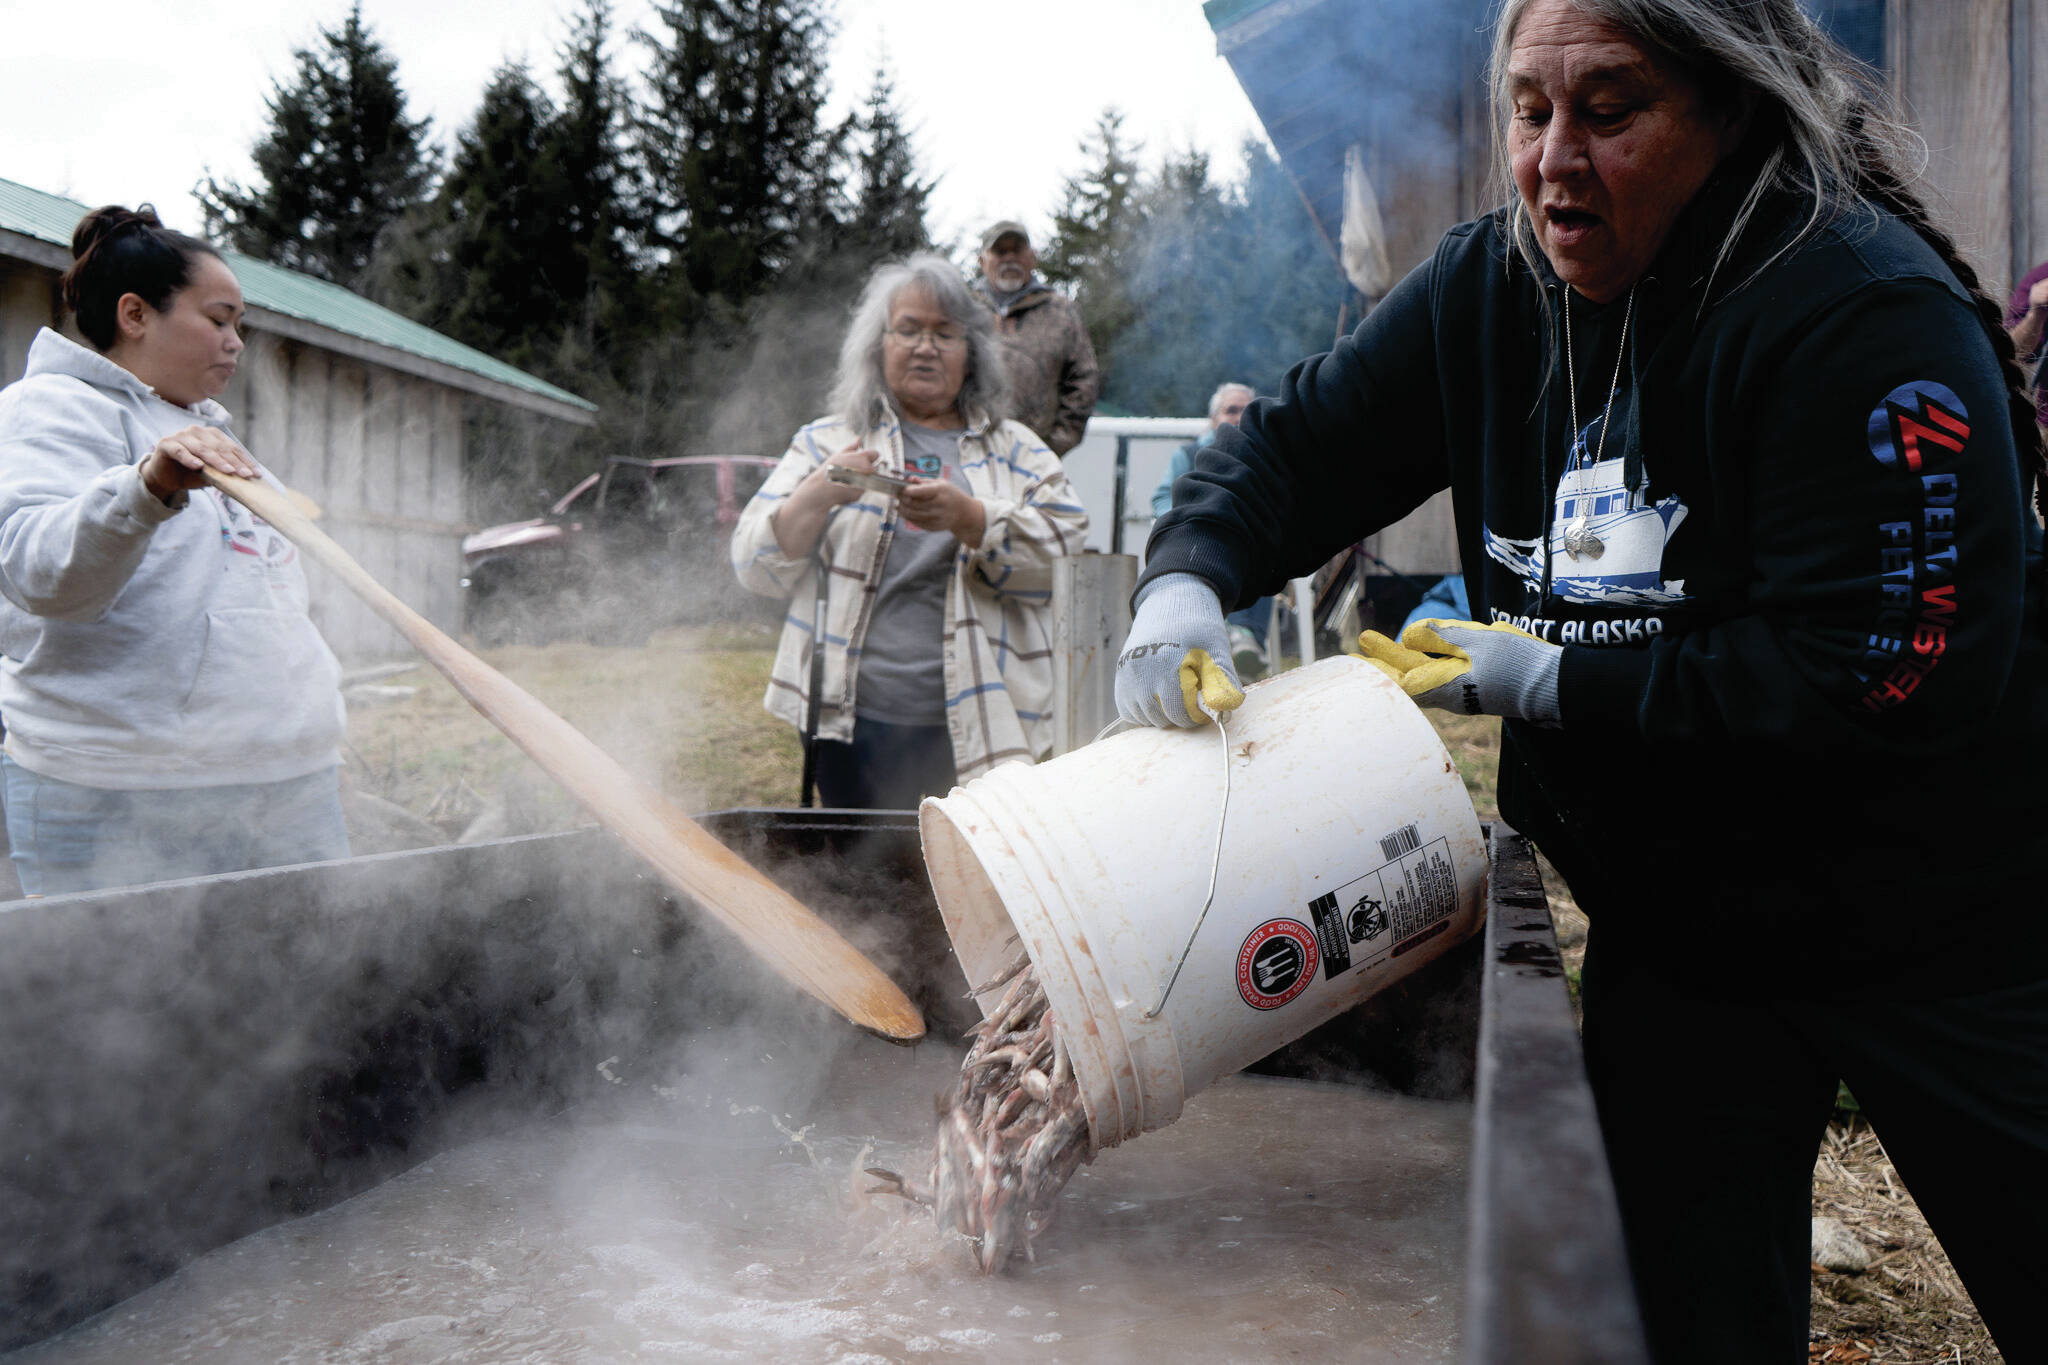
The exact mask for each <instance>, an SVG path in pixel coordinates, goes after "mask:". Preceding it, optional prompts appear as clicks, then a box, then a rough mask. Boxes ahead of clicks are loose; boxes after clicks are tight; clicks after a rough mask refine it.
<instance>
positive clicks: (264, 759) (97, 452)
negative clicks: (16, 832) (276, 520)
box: [0, 328, 343, 790]
mask: <svg viewBox="0 0 2048 1365" xmlns="http://www.w3.org/2000/svg"><path fill="white" fill-rule="evenodd" d="M196 423H203V424H205V425H208V426H214V427H219V428H221V429H222V430H226V429H227V427H228V414H227V410H226V409H224V408H222V407H221V406H220V404H218V403H215V402H213V401H212V400H211V399H207V400H202V401H201V402H200V403H198V404H197V405H195V406H193V407H190V408H186V407H180V406H179V405H177V404H175V403H171V402H169V401H167V400H165V399H163V398H160V397H158V396H157V395H156V394H155V393H154V392H153V391H152V390H151V389H150V388H149V386H148V385H146V384H144V383H143V382H142V381H141V380H140V379H138V378H136V377H135V376H134V375H133V374H130V373H129V372H128V371H127V370H125V369H122V368H121V367H120V366H119V365H116V364H115V363H114V362H113V361H111V360H109V359H107V358H106V357H105V356H103V355H100V354H99V353H98V352H96V351H91V350H87V349H86V348H85V347H83V346H80V345H78V344H77V343H75V342H72V341H69V340H67V339H66V338H64V337H62V336H59V335H58V334H57V333H55V332H52V331H50V330H48V329H47V328H45V329H44V330H43V331H42V332H40V333H38V334H37V336H36V339H35V344H34V345H33V346H32V347H31V348H30V349H29V357H28V371H27V374H26V375H25V376H24V377H23V378H22V379H21V380H19V381H18V382H16V383H13V384H10V385H8V386H7V387H6V388H5V389H4V390H0V596H4V598H5V601H0V656H4V657H0V718H4V720H5V723H6V726H7V755H8V757H9V758H11V759H13V760H14V761H15V762H17V763H19V764H20V765H21V766H22V767H24V768H27V769H29V770H30V771H32V772H35V773H38V774H41V775H43V776H45V777H54V778H58V779H60V780H62V781H66V782H76V783H79V784H81V785H83V786H88V787H111V788H121V789H133V790H152V789H164V788H177V787H215V786H227V785H232V784H239V783H253V782H281V781H284V780H286V779H289V778H294V777H303V776H305V775H306V774H308V773H311V772H315V771H317V770H319V769H321V768H327V767H332V766H334V765H335V764H336V763H338V762H339V761H340V753H339V746H340V742H341V735H342V724H343V710H342V703H341V693H340V686H339V684H340V674H341V670H340V666H339V664H337V663H336V661H335V658H334V654H333V652H332V651H331V650H329V649H328V648H327V642H326V641H324V640H322V639H321V638H320V633H319V631H317V630H315V629H314V627H313V623H312V621H311V620H310V619H309V618H308V617H307V615H306V602H307V595H306V577H305V573H304V572H303V570H302V569H301V567H300V564H299V561H298V551H297V549H296V548H295V547H294V546H293V545H292V544H291V542H290V541H288V540H286V539H285V538H284V537H283V536H281V535H279V534H278V533H277V532H276V531H275V530H273V529H271V527H270V525H269V524H268V523H266V522H264V521H262V520H261V519H259V518H257V517H256V516H255V515H254V514H252V513H251V512H249V511H248V509H246V508H244V507H243V506H242V505H241V504H240V503H237V502H234V501H233V500H231V499H229V498H225V497H222V496H221V495H220V494H219V493H216V492H214V491H213V490H212V489H203V490H200V491H198V492H195V493H193V494H192V495H191V497H190V500H189V502H188V503H187V505H186V506H185V507H184V509H183V510H177V509H174V508H171V507H169V506H166V505H165V504H164V503H163V502H162V501H161V500H160V499H158V498H156V497H155V496H153V495H152V494H151V493H150V492H149V490H148V489H147V488H145V487H144V486H143V484H142V479H141V475H140V474H139V472H138V466H139V464H140V463H141V461H142V459H143V457H144V456H146V455H147V454H149V452H150V450H151V449H152V448H153V447H154V446H155V445H156V443H157V441H158V440H159V439H160V438H162V437H164V436H168V435H170V434H171V433H172V432H175V431H179V430H182V429H183V428H185V427H188V426H192V425H194V424H196ZM265 478H269V475H267V474H266V475H265ZM272 482H275V480H272Z"/></svg>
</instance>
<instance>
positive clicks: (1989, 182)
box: [1885, 0, 2048, 296]
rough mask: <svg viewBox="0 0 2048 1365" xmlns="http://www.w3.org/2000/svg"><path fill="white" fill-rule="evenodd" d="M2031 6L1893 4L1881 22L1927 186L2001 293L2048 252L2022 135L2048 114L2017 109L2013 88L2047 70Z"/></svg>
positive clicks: (1930, 0)
mask: <svg viewBox="0 0 2048 1365" xmlns="http://www.w3.org/2000/svg"><path fill="white" fill-rule="evenodd" d="M2032 8H2033V5H2032V0H1892V3H1891V5H1890V7H1889V9H1888V10H1887V13H1886V16H1885V19H1886V24H1885V29H1886V44H1885V45H1886V61H1887V65H1888V66H1889V67H1890V68H1891V74H1892V84H1893V90H1894V93H1895V94H1897V96H1898V97H1899V100H1900V102H1901V103H1902V104H1903V105H1904V106H1905V110H1906V113H1907V115H1908V117H1909V118H1911V120H1912V122H1913V124H1914V126H1915V127H1917V128H1918V129H1919V131H1920V135H1921V136H1922V137H1924V138H1926V139H1927V179H1928V182H1929V183H1930V184H1931V185H1932V187H1933V188H1934V189H1935V190H1936V191H1937V192H1938V194H1939V196H1940V198H1941V200H1942V201H1944V202H1945V204H1946V207H1947V209H1948V216H1949V219H1950V222H1951V225H1952V226H1953V227H1954V229H1955V231H1956V240H1957V245H1959V246H1960V247H1961V248H1962V250H1963V253H1964V255H1965V256H1966V257H1967V258H1968V259H1969V261H1970V263H1971V265H1973V266H1974V267H1975V268H1976V269H1977V271H1978V273H1979V274H1980V275H1982V276H1983V279H1984V283H1985V284H1986V285H1987V286H1989V287H1990V288H1991V289H1992V291H1993V292H1994V293H1997V294H1999V295H2000V296H2003V295H2004V293H2005V292H2006V291H2007V290H2009V289H2010V288H2011V287H2012V282H2013V281H2014V280H2015V279H2017V278H2018V277H2019V276H2020V275H2021V274H2023V273H2024V272H2025V271H2026V269H2027V267H2028V266H2030V265H2032V264H2033V263H2034V262H2035V261H2038V260H2040V259H2041V249H2042V248H2043V247H2048V243H2042V242H2038V241H2034V240H2031V233H2030V232H2029V231H2028V229H2027V224H2026V221H2025V220H2026V219H2027V218H2028V217H2029V216H2032V215H2029V214H2028V213H2027V211H2026V210H2027V208H2028V207H2029V206H2030V205H2031V204H2032V203H2034V202H2038V193H2037V187H2038V186H2040V185H2041V184H2042V183H2043V182H2042V181H2041V178H2040V176H2038V175H2037V174H2035V173H2034V172H2035V169H2036V168H2035V166H2034V164H2033V162H2032V159H2031V156H2032V154H2031V151H2030V150H2029V148H2030V144H2031V143H2032V142H2033V141H2034V139H2033V138H2031V137H2030V136H2028V134H2029V131H2030V130H2031V128H2032V127H2033V126H2034V122H2035V121H2036V120H2038V119H2039V118H2040V117H2041V116H2042V114H2043V113H2044V112H2048V111H2044V110H2043V109H2042V108H2040V107H2039V106H2038V105H2035V104H2031V102H2029V106H2028V107H2025V108H2022V109H2018V110H2016V109H2015V105H2014V94H2015V91H2016V90H2017V91H2019V92H2020V93H2021V94H2022V95H2024V94H2025V93H2026V92H2027V91H2028V89H2029V87H2030V86H2031V85H2032V84H2033V83H2034V82H2033V81H2032V80H2031V76H2032V73H2033V72H2034V71H2036V70H2043V68H2041V67H2039V66H2037V65H2036V63H2035V51H2034V47H2033V44H2032V42H2031V41H2030V38H2031V35H2030V33H2029V30H2030V29H2031V28H2032V27H2033V25H2032V23H2031V11H2032ZM2016 40H2017V41H2016ZM2016 114H2019V115H2021V117H2020V120H2019V122H2018V123H2017V124H2016V123H2015V115H2016ZM2016 131H2017V133H2018V136H2017V137H2015V132H2016ZM2015 151H2017V152H2018V153H2019V159H2018V160H2017V161H2016V160H2015ZM2015 167H2018V168H2019V169H2020V171H2021V173H2020V174H2019V175H2018V176H2015V174H2014V171H2015ZM2016 191H2017V193H2016ZM2022 262H2024V264H2022Z"/></svg>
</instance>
